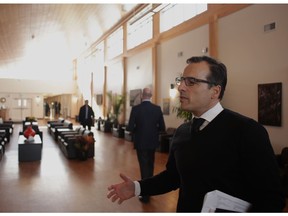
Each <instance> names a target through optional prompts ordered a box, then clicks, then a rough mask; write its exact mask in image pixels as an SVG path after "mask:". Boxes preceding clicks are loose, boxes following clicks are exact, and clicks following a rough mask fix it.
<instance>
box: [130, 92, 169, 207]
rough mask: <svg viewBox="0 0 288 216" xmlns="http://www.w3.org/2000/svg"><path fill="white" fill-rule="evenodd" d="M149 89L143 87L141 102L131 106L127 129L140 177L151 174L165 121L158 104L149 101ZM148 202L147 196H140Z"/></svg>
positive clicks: (146, 176) (150, 94)
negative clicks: (131, 140)
mask: <svg viewBox="0 0 288 216" xmlns="http://www.w3.org/2000/svg"><path fill="white" fill-rule="evenodd" d="M151 97H152V93H151V89H149V88H144V89H143V92H142V102H141V104H139V105H136V106H134V107H133V108H132V110H131V114H130V118H129V123H128V127H127V130H129V131H131V132H132V134H133V141H134V146H135V149H136V151H137V157H138V162H139V166H140V172H141V179H145V178H148V177H151V176H153V172H154V159H155V150H156V148H157V147H158V146H159V132H162V131H165V122H164V118H163V113H162V111H161V108H160V106H157V105H155V104H153V103H151V101H150V100H151ZM140 200H141V201H142V202H148V201H149V196H142V197H140Z"/></svg>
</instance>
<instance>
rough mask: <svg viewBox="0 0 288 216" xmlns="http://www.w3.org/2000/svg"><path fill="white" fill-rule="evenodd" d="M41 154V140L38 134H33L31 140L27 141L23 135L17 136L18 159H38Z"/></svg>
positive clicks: (20, 160) (21, 160)
mask: <svg viewBox="0 0 288 216" xmlns="http://www.w3.org/2000/svg"><path fill="white" fill-rule="evenodd" d="M41 156H42V140H41V138H40V136H39V135H38V134H36V135H35V136H34V141H33V142H28V141H27V139H26V138H25V137H24V136H23V135H19V138H18V160H19V162H23V161H38V160H41Z"/></svg>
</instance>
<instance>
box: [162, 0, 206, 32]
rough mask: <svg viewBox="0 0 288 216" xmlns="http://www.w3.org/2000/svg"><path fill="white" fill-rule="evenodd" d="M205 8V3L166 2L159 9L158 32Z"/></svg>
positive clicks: (183, 20)
mask: <svg viewBox="0 0 288 216" xmlns="http://www.w3.org/2000/svg"><path fill="white" fill-rule="evenodd" d="M206 10H207V4H168V5H166V7H164V8H163V9H162V10H161V11H160V32H164V31H167V30H169V29H171V28H173V27H174V26H177V25H179V24H181V23H183V22H185V21H186V20H188V19H191V18H192V17H195V16H196V15H198V14H200V13H203V12H204V11H206Z"/></svg>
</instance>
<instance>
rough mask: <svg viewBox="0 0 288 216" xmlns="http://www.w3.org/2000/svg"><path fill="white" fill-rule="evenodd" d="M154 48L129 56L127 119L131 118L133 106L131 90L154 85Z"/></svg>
mask: <svg viewBox="0 0 288 216" xmlns="http://www.w3.org/2000/svg"><path fill="white" fill-rule="evenodd" d="M152 80H153V78H152V50H151V49H146V50H144V51H142V52H140V53H137V54H136V55H133V56H131V57H129V58H127V93H126V97H127V99H126V119H125V121H126V122H127V121H128V120H129V116H130V112H131V107H130V103H129V97H130V90H133V89H143V88H145V87H147V86H149V87H151V86H152Z"/></svg>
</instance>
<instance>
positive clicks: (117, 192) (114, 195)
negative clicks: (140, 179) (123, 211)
mask: <svg viewBox="0 0 288 216" xmlns="http://www.w3.org/2000/svg"><path fill="white" fill-rule="evenodd" d="M120 177H121V178H122V179H123V182H122V183H119V184H114V185H110V186H109V187H108V190H109V192H108V194H107V198H108V199H110V198H111V201H112V202H115V201H117V200H118V204H121V203H122V202H123V201H125V200H127V199H130V198H132V197H134V196H135V185H134V182H133V181H132V180H131V179H130V178H128V177H127V176H125V175H124V174H122V173H120Z"/></svg>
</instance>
